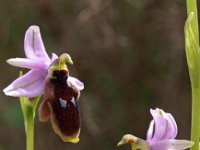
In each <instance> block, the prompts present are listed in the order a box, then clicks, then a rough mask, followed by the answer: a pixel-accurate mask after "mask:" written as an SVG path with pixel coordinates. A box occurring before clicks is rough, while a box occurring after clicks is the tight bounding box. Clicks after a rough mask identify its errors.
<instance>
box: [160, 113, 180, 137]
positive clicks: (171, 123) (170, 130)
mask: <svg viewBox="0 0 200 150" xmlns="http://www.w3.org/2000/svg"><path fill="white" fill-rule="evenodd" d="M163 117H164V118H166V119H167V121H168V126H167V129H166V132H165V136H164V138H165V139H174V138H175V137H176V135H177V133H178V128H177V124H176V121H175V120H174V117H173V116H172V115H171V114H170V113H164V114H163Z"/></svg>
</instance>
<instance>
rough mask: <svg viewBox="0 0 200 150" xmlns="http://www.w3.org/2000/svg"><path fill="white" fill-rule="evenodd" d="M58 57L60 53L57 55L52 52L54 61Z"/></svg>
mask: <svg viewBox="0 0 200 150" xmlns="http://www.w3.org/2000/svg"><path fill="white" fill-rule="evenodd" d="M57 58H58V55H56V54H55V53H52V57H51V61H52V62H53V61H54V60H56V59H57Z"/></svg>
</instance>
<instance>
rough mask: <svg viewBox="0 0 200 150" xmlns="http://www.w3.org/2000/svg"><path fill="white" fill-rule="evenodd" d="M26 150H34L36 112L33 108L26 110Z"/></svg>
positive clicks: (29, 107) (28, 107)
mask: <svg viewBox="0 0 200 150" xmlns="http://www.w3.org/2000/svg"><path fill="white" fill-rule="evenodd" d="M26 112H27V113H26V121H25V128H26V150H34V116H35V111H34V110H33V107H32V106H27V108H26Z"/></svg>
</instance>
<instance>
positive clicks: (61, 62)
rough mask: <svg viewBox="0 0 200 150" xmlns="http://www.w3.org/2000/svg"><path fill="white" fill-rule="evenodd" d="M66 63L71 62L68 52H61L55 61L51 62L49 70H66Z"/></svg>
mask: <svg viewBox="0 0 200 150" xmlns="http://www.w3.org/2000/svg"><path fill="white" fill-rule="evenodd" d="M67 64H71V65H72V64H73V61H72V59H71V57H70V55H69V54H67V53H64V54H62V55H61V56H60V57H59V58H58V59H57V60H56V61H54V62H53V63H52V64H51V67H50V70H52V71H54V70H68V68H67Z"/></svg>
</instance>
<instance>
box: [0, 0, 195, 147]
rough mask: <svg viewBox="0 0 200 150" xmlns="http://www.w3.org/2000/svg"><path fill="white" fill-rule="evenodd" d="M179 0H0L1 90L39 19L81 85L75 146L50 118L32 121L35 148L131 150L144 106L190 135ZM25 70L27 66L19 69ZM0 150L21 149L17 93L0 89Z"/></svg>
mask: <svg viewBox="0 0 200 150" xmlns="http://www.w3.org/2000/svg"><path fill="white" fill-rule="evenodd" d="M185 5H186V4H185V1H184V0H79V1H78V0H71V1H70V0H0V22H1V24H0V55H1V59H0V63H1V71H2V72H1V75H0V76H1V84H0V89H3V88H4V87H6V86H7V85H8V84H9V83H10V82H11V81H13V80H14V79H15V78H16V77H17V76H18V72H19V70H20V69H19V68H15V67H12V66H9V65H7V64H6V60H7V59H8V58H13V57H25V55H24V51H23V39H24V33H25V31H26V29H27V28H28V27H29V26H30V25H33V24H36V25H39V26H40V29H41V33H42V37H43V41H44V44H45V47H46V50H47V52H48V54H49V55H51V53H52V52H55V53H57V54H58V55H60V54H62V53H64V52H68V53H70V55H71V56H72V58H73V61H74V66H72V67H70V70H71V75H72V76H75V77H78V78H79V79H80V80H81V81H83V82H84V83H85V89H84V91H82V96H81V98H80V103H79V104H80V109H81V116H82V129H81V135H80V139H81V140H80V142H79V143H78V144H75V145H74V144H69V143H63V142H62V141H61V140H60V138H59V137H58V136H57V135H56V134H54V131H53V129H52V127H51V124H50V122H48V123H40V122H39V121H38V114H37V115H36V124H35V150H47V149H48V150H55V149H56V150H63V149H68V150H81V149H82V150H92V149H95V150H130V147H129V146H123V147H119V148H117V147H116V144H117V142H118V141H119V140H120V139H121V137H122V136H123V135H124V134H126V133H132V134H134V135H136V136H139V137H141V138H145V137H146V135H145V134H146V131H147V128H148V125H149V122H150V120H151V116H150V113H149V109H150V108H156V107H159V108H162V109H164V110H165V111H167V112H170V113H172V114H173V116H174V117H175V119H176V121H177V124H178V127H179V133H178V138H186V139H189V137H190V112H191V108H190V107H191V92H190V83H189V77H188V70H187V65H186V58H185V50H184V32H183V29H184V21H185V19H186V8H185ZM23 71H26V70H23ZM0 98H1V100H0V150H14V149H15V150H16V149H17V150H25V133H24V124H23V118H22V112H21V109H20V104H19V101H18V100H17V98H12V97H6V96H5V95H4V94H3V93H2V92H1V93H0Z"/></svg>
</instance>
